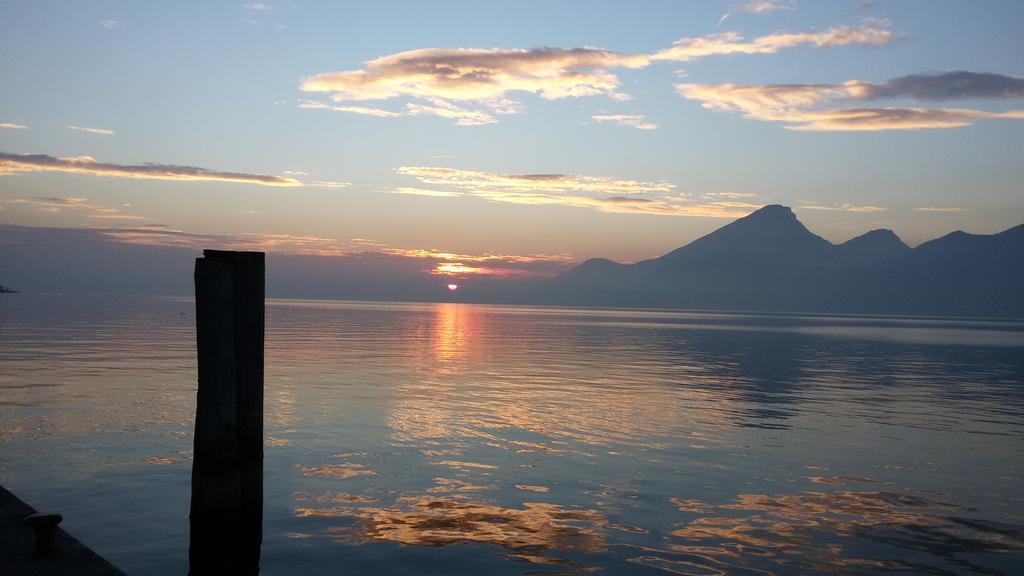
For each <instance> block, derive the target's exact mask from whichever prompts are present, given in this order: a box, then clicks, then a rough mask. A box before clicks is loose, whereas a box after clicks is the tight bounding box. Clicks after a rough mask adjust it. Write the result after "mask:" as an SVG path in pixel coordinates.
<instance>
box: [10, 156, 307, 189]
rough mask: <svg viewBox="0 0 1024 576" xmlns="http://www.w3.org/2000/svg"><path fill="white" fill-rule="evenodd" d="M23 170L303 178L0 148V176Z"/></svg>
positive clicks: (254, 180) (271, 180) (264, 180)
mask: <svg viewBox="0 0 1024 576" xmlns="http://www.w3.org/2000/svg"><path fill="white" fill-rule="evenodd" d="M24 172H69V173H73V174H91V175H93V176H110V177H116V178H139V179H146V180H184V181H197V180H198V181H212V182H238V183H244V184H258V185H260V186H301V185H302V182H300V181H298V180H295V179H293V178H286V177H283V176H272V175H268V174H249V173H244V172H219V171H215V170H207V169H205V168H195V167H192V166H176V165H173V164H135V165H126V164H109V163H105V162H97V161H96V160H95V159H94V158H91V157H89V156H76V157H69V158H58V157H55V156H49V155H47V154H8V153H5V152H0V176H9V175H12V174H19V173H24Z"/></svg>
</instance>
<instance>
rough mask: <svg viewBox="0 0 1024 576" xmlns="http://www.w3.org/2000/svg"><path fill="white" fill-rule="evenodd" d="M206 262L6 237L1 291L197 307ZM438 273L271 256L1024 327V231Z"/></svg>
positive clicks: (755, 229)
mask: <svg viewBox="0 0 1024 576" xmlns="http://www.w3.org/2000/svg"><path fill="white" fill-rule="evenodd" d="M199 254H200V250H198V249H194V248H185V247H169V246H147V245H140V244H126V243H122V242H117V241H115V240H113V239H112V238H110V237H109V236H108V235H107V234H105V233H104V231H103V230H86V229H61V228H27V227H20V226H10V225H0V283H3V284H10V285H12V286H16V287H17V288H18V289H19V290H21V291H22V292H25V293H38V292H62V293H76V292H116V293H151V294H152V293H158V294H191V293H192V267H193V263H194V260H195V258H196V257H197V256H199ZM432 265H433V263H430V262H424V261H421V260H417V259H411V258H402V257H398V256H394V255H388V254H379V253H361V254H352V255H343V256H311V255H310V256H303V255H294V254H279V253H273V252H272V253H269V254H268V256H267V286H268V294H269V295H271V296H277V297H292V298H345V299H361V300H420V301H453V300H454V301H463V302H502V303H519V304H562V305H570V306H626V307H637V308H688V309H715V310H749V311H794V312H824V313H865V314H932V315H957V316H964V315H967V316H996V317H1016V318H1024V225H1021V226H1017V227H1015V228H1011V229H1009V230H1006V231H1004V232H1001V233H999V234H992V235H977V234H967V233H964V232H954V233H952V234H948V235H946V236H943V237H942V238H938V239H935V240H932V241H931V242H926V243H924V244H922V245H920V246H918V247H917V248H914V249H911V248H909V247H908V246H907V245H906V244H904V243H903V241H902V240H900V239H899V237H898V236H896V234H894V233H893V232H892V231H891V230H874V231H871V232H868V233H867V234H864V235H862V236H858V237H857V238H854V239H852V240H849V241H847V242H844V243H842V244H839V245H833V244H831V243H829V242H828V241H826V240H825V239H823V238H821V237H820V236H817V235H815V234H814V233H812V232H811V231H809V230H808V229H807V228H806V227H804V225H803V224H801V223H800V221H799V220H797V218H796V216H795V215H794V214H793V211H792V210H790V209H789V208H787V207H785V206H766V207H764V208H762V209H760V210H758V211H756V212H754V213H753V214H750V215H749V216H747V217H745V218H740V219H739V220H736V221H735V222H732V223H730V224H728V225H726V226H723V227H722V228H719V229H718V230H716V231H714V232H712V233H711V234H708V235H707V236H704V237H702V238H699V239H697V240H695V241H693V242H691V243H689V244H687V245H686V246H683V247H681V248H678V249H676V250H673V251H671V252H669V253H668V254H665V255H663V256H660V257H658V258H654V259H651V260H645V261H642V262H637V263H635V264H619V263H616V262H612V261H611V260H606V259H603V258H595V259H592V260H587V261H586V262H583V263H582V264H580V265H578V266H576V267H575V268H572V269H570V270H568V271H566V272H564V273H563V274H561V275H560V276H557V277H555V278H551V279H547V280H540V281H523V280H519V281H514V280H503V279H499V278H473V279H472V280H471V281H467V282H465V283H464V285H463V286H461V287H460V288H459V290H458V291H457V292H454V293H453V292H450V291H449V290H448V289H447V288H446V284H447V282H448V280H447V279H445V278H439V277H437V276H435V275H432V274H429V273H428V270H429V268H430V267H432Z"/></svg>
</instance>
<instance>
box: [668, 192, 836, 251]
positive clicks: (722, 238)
mask: <svg viewBox="0 0 1024 576" xmlns="http://www.w3.org/2000/svg"><path fill="white" fill-rule="evenodd" d="M831 248H832V245H831V244H830V243H829V242H828V241H827V240H825V239H824V238H822V237H820V236H818V235H816V234H814V233H812V232H811V231H810V230H808V229H807V228H806V227H804V225H803V224H801V223H800V221H799V220H797V217H796V214H794V213H793V209H792V208H790V207H789V206H783V205H781V204H769V205H768V206H764V207H762V208H759V209H758V210H756V211H754V212H753V213H751V214H749V215H748V216H745V217H743V218H740V219H739V220H736V221H734V222H731V223H729V224H726V225H725V226H723V227H721V228H719V229H718V230H715V231H714V232H712V233H711V234H708V235H707V236H704V237H702V238H698V239H697V240H694V241H693V242H691V243H689V244H687V245H686V246H683V247H682V248H677V249H676V250H673V251H672V252H669V253H668V254H666V255H664V256H662V257H661V258H657V259H655V260H656V261H661V262H662V263H666V264H670V265H671V264H673V263H676V262H679V261H681V260H685V259H688V258H693V257H696V258H703V259H711V260H718V261H721V262H723V263H725V262H729V263H731V264H730V265H736V264H737V263H738V262H741V261H742V262H757V263H760V264H769V263H783V262H786V263H799V264H800V265H806V264H812V263H813V264H818V263H821V262H823V261H824V260H826V259H827V256H828V253H829V251H830V250H831Z"/></svg>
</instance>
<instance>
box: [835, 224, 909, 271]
mask: <svg viewBox="0 0 1024 576" xmlns="http://www.w3.org/2000/svg"><path fill="white" fill-rule="evenodd" d="M836 250H837V252H838V253H839V254H841V255H842V256H843V257H845V258H847V259H848V260H851V261H854V262H862V263H873V262H881V261H883V260H887V259H889V258H892V257H893V256H897V255H899V254H903V253H906V252H909V251H910V246H907V245H906V244H905V243H904V242H903V240H901V239H900V237H899V236H897V235H896V233H895V232H893V231H892V230H889V229H888V228H878V229H877V230H872V231H870V232H867V233H865V234H861V235H860V236H857V237H856V238H851V239H850V240H847V241H846V242H843V243H842V244H839V245H838V246H836Z"/></svg>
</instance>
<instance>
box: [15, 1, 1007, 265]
mask: <svg viewBox="0 0 1024 576" xmlns="http://www.w3.org/2000/svg"><path fill="white" fill-rule="evenodd" d="M1021 29H1024V3H1022V2H1018V1H1003V2H1000V1H992V2H985V3H978V2H973V1H964V2H940V1H935V2H886V1H879V2H868V3H865V2H863V1H852V2H843V1H834V2H812V1H809V0H753V1H736V2H729V1H707V2H682V1H678V0H675V1H660V2H654V1H651V2H642V1H635V2H616V3H612V2H592V1H591V2H568V1H564V2H550V1H541V2H516V3H484V2H407V3H402V2H360V3H349V2H344V3H341V2H321V3H318V2H304V1H301V0H295V1H291V2H275V1H272V0H271V1H268V2H248V3H247V2H215V3H214V2H191V3H190V2H174V3H156V2H116V1H89V2H49V1H42V0H33V1H27V0H26V1H11V0H7V1H4V2H2V3H0V75H2V77H3V79H4V81H3V87H2V89H0V224H14V225H19V226H31V227H66V228H98V229H104V230H105V231H106V232H104V234H106V235H107V236H108V237H109V238H111V239H113V240H115V241H117V242H131V243H155V244H170V245H183V246H193V245H194V246H196V247H210V244H211V243H213V244H218V245H220V246H228V247H238V248H247V249H262V250H268V251H275V252H282V253H299V254H331V255H344V254H355V253H362V252H383V253H386V254H390V255H392V256H399V257H408V258H414V259H415V258H420V259H424V258H425V259H427V260H428V261H429V272H432V273H435V274H438V275H439V276H442V277H443V276H444V275H445V274H449V275H453V276H460V277H465V276H467V275H473V274H491V275H502V274H506V273H508V274H530V273H536V274H550V273H552V272H553V271H556V270H558V269H561V268H564V267H566V266H569V265H571V264H572V263H573V262H578V261H581V260H584V259H586V258H590V257H599V256H600V257H606V258H611V259H613V260H617V261H622V262H632V261H637V260H642V259H645V258H652V257H656V256H658V255H661V254H663V253H665V252H668V251H670V250H672V249H674V248H676V247H679V246H681V245H683V244H686V243H687V242H689V241H692V240H693V239H695V238H697V237H699V236H701V235H703V234H706V233H708V232H710V231H712V230H714V229H716V228H718V227H720V226H722V225H724V224H727V223H728V222H730V221H731V220H733V219H735V218H737V217H741V216H743V215H745V214H748V213H750V212H752V211H753V210H755V209H757V208H758V207H760V206H763V205H766V204H785V205H787V206H791V207H793V208H794V210H795V212H796V213H797V215H798V217H799V218H800V219H801V221H803V222H804V223H805V224H806V225H807V226H808V227H809V228H810V229H811V230H812V231H814V232H815V233H817V234H819V235H821V236H823V237H825V238H826V239H828V240H830V241H832V242H842V241H845V240H847V239H849V238H852V237H854V236H857V235H859V234H862V233H864V232H866V231H868V230H871V229H875V228H890V229H893V230H894V231H896V232H897V234H899V235H900V236H901V237H902V238H903V239H904V240H905V241H906V242H908V243H909V244H911V245H916V244H919V243H921V242H923V241H926V240H929V239H932V238H935V237H938V236H941V235H943V234H946V233H949V232H951V231H953V230H958V229H962V230H966V231H969V232H974V233H994V232H998V231H1001V230H1003V229H1006V228H1009V227H1011V226H1014V225H1017V224H1020V223H1022V222H1024V190H1022V182H1024V161H1022V160H1024V158H1022V156H1024V154H1022V151H1024V78H1022V77H1024V58H1021V55H1022V54H1024V35H1022V34H1020V30H1021Z"/></svg>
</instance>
